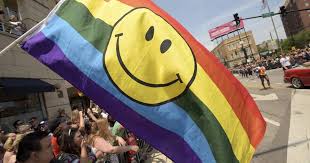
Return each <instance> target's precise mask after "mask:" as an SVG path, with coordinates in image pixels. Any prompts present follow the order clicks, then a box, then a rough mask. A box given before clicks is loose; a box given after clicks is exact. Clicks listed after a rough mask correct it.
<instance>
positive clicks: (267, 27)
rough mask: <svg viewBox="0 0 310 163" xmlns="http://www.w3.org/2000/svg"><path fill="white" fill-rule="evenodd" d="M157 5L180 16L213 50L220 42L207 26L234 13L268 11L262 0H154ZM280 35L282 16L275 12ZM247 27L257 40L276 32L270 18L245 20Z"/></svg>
mask: <svg viewBox="0 0 310 163" xmlns="http://www.w3.org/2000/svg"><path fill="white" fill-rule="evenodd" d="M153 2H155V3H156V4H157V5H158V6H160V7H161V8H162V9H164V10H165V11H166V12H168V13H169V14H170V15H171V16H172V17H174V18H175V19H176V20H178V21H179V22H180V23H181V24H182V25H183V26H184V27H185V28H186V29H187V30H188V31H189V32H191V34H192V35H193V36H194V37H195V38H196V39H197V40H198V41H199V42H201V43H202V44H203V45H204V46H205V47H206V48H207V49H209V50H212V49H213V48H214V47H215V46H216V45H217V44H216V42H215V41H214V42H212V41H211V39H210V37H209V34H208V30H210V29H212V28H214V27H217V26H219V25H221V24H224V23H226V22H229V21H232V20H233V19H234V18H233V14H234V13H239V17H243V18H244V17H252V16H258V15H261V14H263V13H266V12H268V9H267V8H265V9H263V5H262V0H191V1H189V0H153ZM268 2H269V5H270V9H271V11H273V12H278V11H279V10H280V9H279V8H280V6H283V5H284V2H285V0H268ZM273 18H274V21H275V26H276V28H277V31H278V34H279V38H280V39H282V38H286V34H285V31H284V28H283V24H282V21H281V18H280V16H279V15H278V16H274V17H273ZM245 29H246V30H247V31H248V30H251V31H252V32H253V34H254V39H255V41H256V44H260V43H262V42H263V41H265V40H269V39H270V32H271V35H272V37H273V38H274V39H275V38H276V35H275V32H274V28H273V26H272V22H271V19H270V18H258V19H251V20H246V21H245Z"/></svg>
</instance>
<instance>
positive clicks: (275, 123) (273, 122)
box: [264, 117, 280, 127]
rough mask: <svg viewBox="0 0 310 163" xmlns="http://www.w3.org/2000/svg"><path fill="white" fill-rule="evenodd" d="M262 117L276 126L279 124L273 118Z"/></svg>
mask: <svg viewBox="0 0 310 163" xmlns="http://www.w3.org/2000/svg"><path fill="white" fill-rule="evenodd" d="M264 119H265V121H266V122H268V123H270V124H273V125H275V126H278V127H279V126H280V123H279V122H276V121H274V120H271V119H268V118H265V117H264Z"/></svg>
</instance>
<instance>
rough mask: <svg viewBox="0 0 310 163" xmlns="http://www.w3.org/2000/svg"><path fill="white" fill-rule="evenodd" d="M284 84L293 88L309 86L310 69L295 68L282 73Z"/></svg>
mask: <svg viewBox="0 0 310 163" xmlns="http://www.w3.org/2000/svg"><path fill="white" fill-rule="evenodd" d="M284 82H286V83H291V84H292V85H293V87H294V88H297V89H298V88H303V87H304V86H310V67H297V68H294V69H290V70H286V71H285V72H284Z"/></svg>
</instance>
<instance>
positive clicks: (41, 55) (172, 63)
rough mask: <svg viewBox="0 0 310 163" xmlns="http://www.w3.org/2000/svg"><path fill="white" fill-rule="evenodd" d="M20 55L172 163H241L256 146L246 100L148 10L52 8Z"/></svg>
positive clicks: (203, 54) (106, 5)
mask: <svg viewBox="0 0 310 163" xmlns="http://www.w3.org/2000/svg"><path fill="white" fill-rule="evenodd" d="M167 3H169V2H167ZM185 14H186V13H184V15H185ZM22 48H23V49H24V50H26V51H27V52H28V53H29V54H31V55H32V56H33V57H35V58H36V59H38V60H39V61H40V62H42V63H43V64H45V65H47V66H48V67H49V68H50V69H52V70H53V71H55V72H56V73H58V74H59V75H60V76H62V77H63V78H64V79H65V80H67V81H69V82H70V83H71V84H73V85H74V86H75V87H76V88H78V89H79V90H81V91H82V92H83V93H84V94H85V95H86V96H88V97H90V98H91V99H92V100H93V101H94V102H95V103H97V104H98V105H99V106H101V107H102V108H104V109H105V110H106V111H107V112H108V113H109V114H111V115H112V117H114V118H115V119H116V120H118V121H119V122H120V123H121V124H123V125H124V126H125V127H126V128H128V129H130V130H131V131H132V132H134V133H135V134H136V135H137V136H138V137H140V138H142V139H144V140H146V141H147V142H148V143H149V144H151V145H152V146H153V147H155V148H157V149H158V150H160V151H161V152H163V153H164V154H165V155H166V156H168V157H169V158H171V159H172V160H173V161H175V162H181V163H194V162H210V163H214V162H218V163H234V162H241V163H244V162H250V160H251V158H252V156H253V154H254V152H255V149H256V148H257V145H258V144H259V142H260V141H261V140H262V138H263V136H264V133H265V128H266V124H265V121H264V119H263V118H262V116H261V114H260V112H259V110H258V108H257V106H256V104H255V102H254V101H253V99H252V97H251V96H250V95H249V93H248V92H247V90H246V89H245V88H244V87H243V86H242V85H241V84H240V83H239V82H238V80H237V79H236V78H235V77H234V76H233V75H232V74H231V73H230V72H229V71H228V70H227V69H226V68H225V67H224V66H223V65H222V64H221V63H220V62H219V60H218V59H216V57H215V56H214V55H213V54H211V53H210V52H209V51H208V50H207V49H205V48H204V47H203V46H202V45H201V44H200V43H199V42H198V41H196V40H195V39H194V37H193V36H192V35H191V34H190V33H189V32H187V31H186V29H185V28H184V27H182V26H181V25H180V24H179V23H178V22H177V21H176V20H175V19H173V18H172V17H171V16H169V15H168V14H167V13H166V12H164V11H163V10H162V9H160V8H159V7H157V6H156V5H155V4H154V3H153V2H152V1H150V0H120V1H117V0H66V1H61V2H60V4H58V7H57V9H56V12H55V13H54V14H51V16H50V17H48V20H47V22H46V23H45V24H44V25H43V26H42V28H40V30H38V31H37V32H36V33H35V34H33V35H32V36H30V37H28V38H27V40H26V41H25V42H24V43H23V45H22Z"/></svg>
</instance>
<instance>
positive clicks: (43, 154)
mask: <svg viewBox="0 0 310 163" xmlns="http://www.w3.org/2000/svg"><path fill="white" fill-rule="evenodd" d="M53 158H54V155H53V153H52V146H51V142H50V137H49V136H48V132H40V131H36V132H32V133H29V134H27V135H26V136H24V137H23V139H22V140H21V141H20V143H19V145H18V151H17V154H16V160H17V162H18V163H50V162H51V161H52V160H53Z"/></svg>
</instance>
